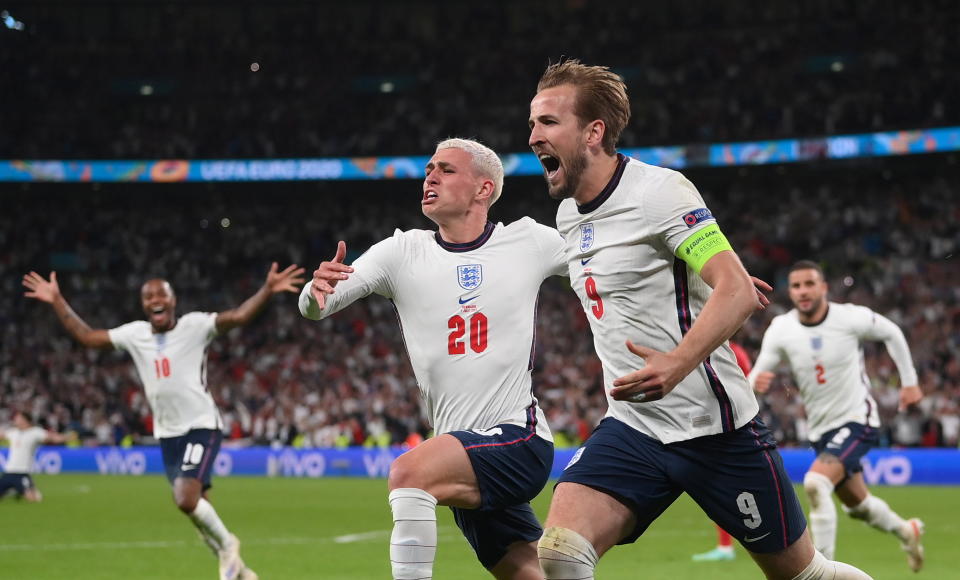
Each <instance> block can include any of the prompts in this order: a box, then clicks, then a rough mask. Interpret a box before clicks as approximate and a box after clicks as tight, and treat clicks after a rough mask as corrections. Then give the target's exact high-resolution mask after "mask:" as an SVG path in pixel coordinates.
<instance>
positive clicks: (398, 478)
mask: <svg viewBox="0 0 960 580" xmlns="http://www.w3.org/2000/svg"><path fill="white" fill-rule="evenodd" d="M419 483H420V481H419V480H418V477H417V470H416V469H413V465H411V462H410V461H407V460H405V459H404V457H403V456H402V455H401V456H400V457H398V458H397V459H396V460H394V462H393V463H392V464H391V465H390V475H388V476H387V486H388V487H389V489H391V490H394V489H400V488H404V487H416V488H419V487H422V486H421V485H418V484H419Z"/></svg>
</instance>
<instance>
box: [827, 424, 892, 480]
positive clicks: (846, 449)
mask: <svg viewBox="0 0 960 580" xmlns="http://www.w3.org/2000/svg"><path fill="white" fill-rule="evenodd" d="M878 437H879V435H878V433H877V430H876V429H875V428H873V427H871V426H869V425H864V424H862V423H847V424H846V425H843V426H842V427H839V428H837V429H832V430H830V431H827V432H826V433H824V434H823V437H821V438H820V440H818V441H817V442H815V443H814V444H813V448H814V450H815V451H816V452H817V459H816V461H814V464H813V465H812V466H811V467H810V471H815V472H817V473H823V474H824V475H826V476H827V477H830V479H831V481H833V482H834V483H835V484H836V485H837V486H838V487H839V486H842V485H843V484H844V483H846V480H847V478H848V477H850V476H852V475H854V474H857V473H860V472H862V471H863V465H862V464H861V463H860V460H861V459H862V458H863V456H864V455H866V454H867V452H868V451H870V449H872V448H873V447H874V446H875V445H876V444H877V441H878ZM838 473H839V474H840V476H839V477H836V475H837V474H838Z"/></svg>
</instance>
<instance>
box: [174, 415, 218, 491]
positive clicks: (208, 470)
mask: <svg viewBox="0 0 960 580" xmlns="http://www.w3.org/2000/svg"><path fill="white" fill-rule="evenodd" d="M222 440H223V433H221V432H220V431H219V430H216V429H193V430H191V431H188V432H187V433H186V434H184V435H181V436H179V437H165V438H162V439H160V451H161V455H162V456H163V467H164V471H165V472H166V475H167V480H169V481H170V483H171V484H174V482H176V480H177V479H180V478H184V479H196V480H199V481H200V483H201V486H202V490H207V489H209V488H210V487H211V486H212V483H211V475H212V473H213V464H214V462H215V460H216V458H217V453H219V452H220V442H221V441H222Z"/></svg>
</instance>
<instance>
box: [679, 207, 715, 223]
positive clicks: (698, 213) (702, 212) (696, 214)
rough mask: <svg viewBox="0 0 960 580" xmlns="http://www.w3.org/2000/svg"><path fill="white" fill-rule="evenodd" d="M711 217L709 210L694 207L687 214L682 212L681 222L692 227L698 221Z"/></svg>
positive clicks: (710, 218)
mask: <svg viewBox="0 0 960 580" xmlns="http://www.w3.org/2000/svg"><path fill="white" fill-rule="evenodd" d="M712 219H713V214H712V213H710V210H709V209H707V208H705V207H701V208H700V209H695V210H693V211H692V212H690V213H688V214H684V216H683V223H685V224H687V227H688V228H692V227H693V226H695V225H697V224H698V223H700V222H705V221H708V220H712Z"/></svg>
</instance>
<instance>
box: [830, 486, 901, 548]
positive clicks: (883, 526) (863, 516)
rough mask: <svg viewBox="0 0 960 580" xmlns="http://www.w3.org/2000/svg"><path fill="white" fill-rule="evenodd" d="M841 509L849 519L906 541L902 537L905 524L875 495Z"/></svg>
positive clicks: (868, 495)
mask: <svg viewBox="0 0 960 580" xmlns="http://www.w3.org/2000/svg"><path fill="white" fill-rule="evenodd" d="M843 509H844V511H845V512H847V513H848V514H849V515H850V517H851V518H854V519H858V520H863V521H865V522H867V523H868V524H870V525H871V526H873V527H875V528H877V529H878V530H880V531H883V532H889V533H891V534H895V535H896V536H897V537H899V538H900V539H901V540H906V539H907V537H905V536H904V535H903V533H904V530H906V529H907V522H906V521H904V519H903V518H901V517H900V516H899V515H897V512H895V511H893V510H892V509H890V506H889V505H887V502H885V501H883V500H882V499H880V498H879V497H877V496H875V495H870V494H867V497H866V499H864V500H863V501H862V502H860V505H857V506H854V507H852V508H848V507H846V506H844V507H843Z"/></svg>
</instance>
